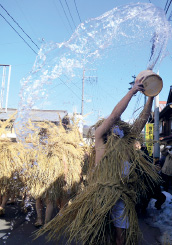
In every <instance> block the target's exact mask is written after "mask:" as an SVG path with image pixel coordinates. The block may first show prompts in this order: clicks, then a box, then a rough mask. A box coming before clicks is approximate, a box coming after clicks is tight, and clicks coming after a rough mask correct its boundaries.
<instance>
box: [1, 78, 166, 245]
mask: <svg viewBox="0 0 172 245" xmlns="http://www.w3.org/2000/svg"><path fill="white" fill-rule="evenodd" d="M142 80H143V78H141V79H139V80H138V79H136V81H135V84H134V86H133V88H132V89H131V90H130V91H129V92H128V93H127V94H126V95H125V96H124V97H123V99H122V100H121V101H120V102H119V103H118V104H117V105H116V106H115V107H114V109H113V111H112V113H111V114H110V115H109V117H107V118H106V119H102V120H100V121H99V122H98V123H97V124H96V125H94V126H93V128H94V130H95V137H94V140H93V142H89V144H86V143H85V141H84V140H83V138H82V135H81V134H80V132H79V129H78V127H77V123H72V125H70V126H69V124H68V123H63V122H62V123H60V125H58V126H56V125H54V124H53V123H50V122H45V123H43V124H42V125H39V127H38V126H37V127H35V126H33V125H32V124H31V125H30V129H31V131H32V134H30V135H28V137H27V139H25V144H22V142H20V143H17V142H11V141H10V140H7V139H4V140H1V141H0V159H1V160H0V165H1V169H2V171H1V173H0V193H1V204H0V215H2V214H3V215H4V214H5V204H6V202H7V201H8V199H9V197H11V198H12V199H13V198H14V194H15V196H16V197H17V196H19V195H22V196H23V199H24V198H26V197H27V198H33V199H34V200H35V202H36V211H37V220H36V223H35V226H36V227H40V226H42V228H41V229H39V231H38V233H37V236H40V235H42V234H44V233H45V232H47V231H49V236H50V238H51V239H56V240H58V239H59V238H60V237H61V236H62V235H64V234H65V236H67V237H68V239H69V240H68V241H69V242H71V241H72V240H74V241H76V242H81V244H83V245H86V244H98V245H101V244H102V245H103V244H117V245H124V244H127V245H129V244H137V241H138V238H139V234H140V232H139V225H138V218H137V212H139V211H140V210H141V212H145V210H146V208H147V205H148V203H149V201H150V199H151V198H155V199H157V201H156V203H155V206H156V208H157V209H160V208H161V205H162V204H163V203H164V202H165V195H164V194H163V193H162V191H161V185H162V179H163V180H165V181H164V190H168V186H169V180H170V179H171V178H170V177H169V171H170V170H169V169H171V166H170V164H169V161H171V148H170V149H169V148H168V147H166V148H165V149H164V151H162V154H163V156H166V158H165V160H164V163H162V162H163V158H161V159H160V161H159V162H158V164H160V165H161V167H162V170H161V171H160V172H161V173H160V172H159V169H158V168H157V166H156V164H153V163H152V162H151V160H150V158H149V157H148V155H147V154H146V152H145V149H143V147H141V142H142V141H143V139H142V136H141V131H142V129H143V128H144V126H145V124H146V122H147V120H148V118H149V115H150V112H151V108H152V103H153V97H149V98H148V100H147V103H146V105H145V107H144V109H143V110H142V112H141V114H140V115H139V117H138V118H137V119H136V120H135V122H134V123H133V124H132V125H131V124H128V123H126V122H124V121H122V120H121V115H122V114H123V112H124V111H125V110H126V108H127V106H128V104H129V102H130V100H131V99H132V97H133V96H134V95H135V94H136V93H137V92H138V91H141V92H143V91H144V87H143V85H142ZM33 127H34V128H33ZM169 166H170V167H169ZM12 195H13V196H12ZM44 204H45V205H46V213H45V220H44V221H43V215H42V211H43V205H44ZM54 205H55V206H58V207H59V213H58V214H57V215H56V216H55V217H54V218H53V219H52V212H53V208H54ZM44 223H45V225H44V226H43V224H44Z"/></svg>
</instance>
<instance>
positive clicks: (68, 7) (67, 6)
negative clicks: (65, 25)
mask: <svg viewBox="0 0 172 245" xmlns="http://www.w3.org/2000/svg"><path fill="white" fill-rule="evenodd" d="M65 3H66V6H67V8H68V11H69V14H70V17H71V19H72V22H73V24H74V26H75V28H76V25H75V22H74V19H73V17H72V14H71V12H70V8H69V5H68V3H67V1H66V0H65Z"/></svg>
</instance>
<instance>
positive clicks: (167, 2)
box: [164, 0, 169, 11]
mask: <svg viewBox="0 0 172 245" xmlns="http://www.w3.org/2000/svg"><path fill="white" fill-rule="evenodd" d="M168 2H169V0H167V1H166V4H165V7H164V11H165V10H166V7H167V4H168Z"/></svg>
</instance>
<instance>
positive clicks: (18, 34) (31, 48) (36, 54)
mask: <svg viewBox="0 0 172 245" xmlns="http://www.w3.org/2000/svg"><path fill="white" fill-rule="evenodd" d="M0 15H1V17H2V18H3V19H4V20H5V21H6V22H7V23H8V25H9V26H11V28H12V29H13V30H14V31H15V32H16V33H17V35H18V36H19V37H20V38H21V39H22V40H23V41H24V42H25V43H26V44H27V46H28V47H29V48H30V49H32V51H33V52H34V53H35V54H36V55H37V53H36V52H35V50H34V49H33V48H32V47H31V46H30V45H29V44H28V43H27V42H26V40H25V39H24V38H23V37H22V36H21V35H20V34H19V33H18V31H16V29H15V28H14V27H13V26H12V25H11V24H10V23H9V22H8V20H7V19H6V18H5V17H4V16H3V15H2V14H0Z"/></svg>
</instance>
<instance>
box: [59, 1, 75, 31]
mask: <svg viewBox="0 0 172 245" xmlns="http://www.w3.org/2000/svg"><path fill="white" fill-rule="evenodd" d="M59 2H60V4H61V7H62V9H63V12H64V14H65V16H66V19H67V21H68V23H69V26H70V28H71V30H72V32H73V28H72V26H71V24H70V21H69V18H68V17H67V14H66V11H65V9H64V7H63V4H62V2H61V0H59Z"/></svg>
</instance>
